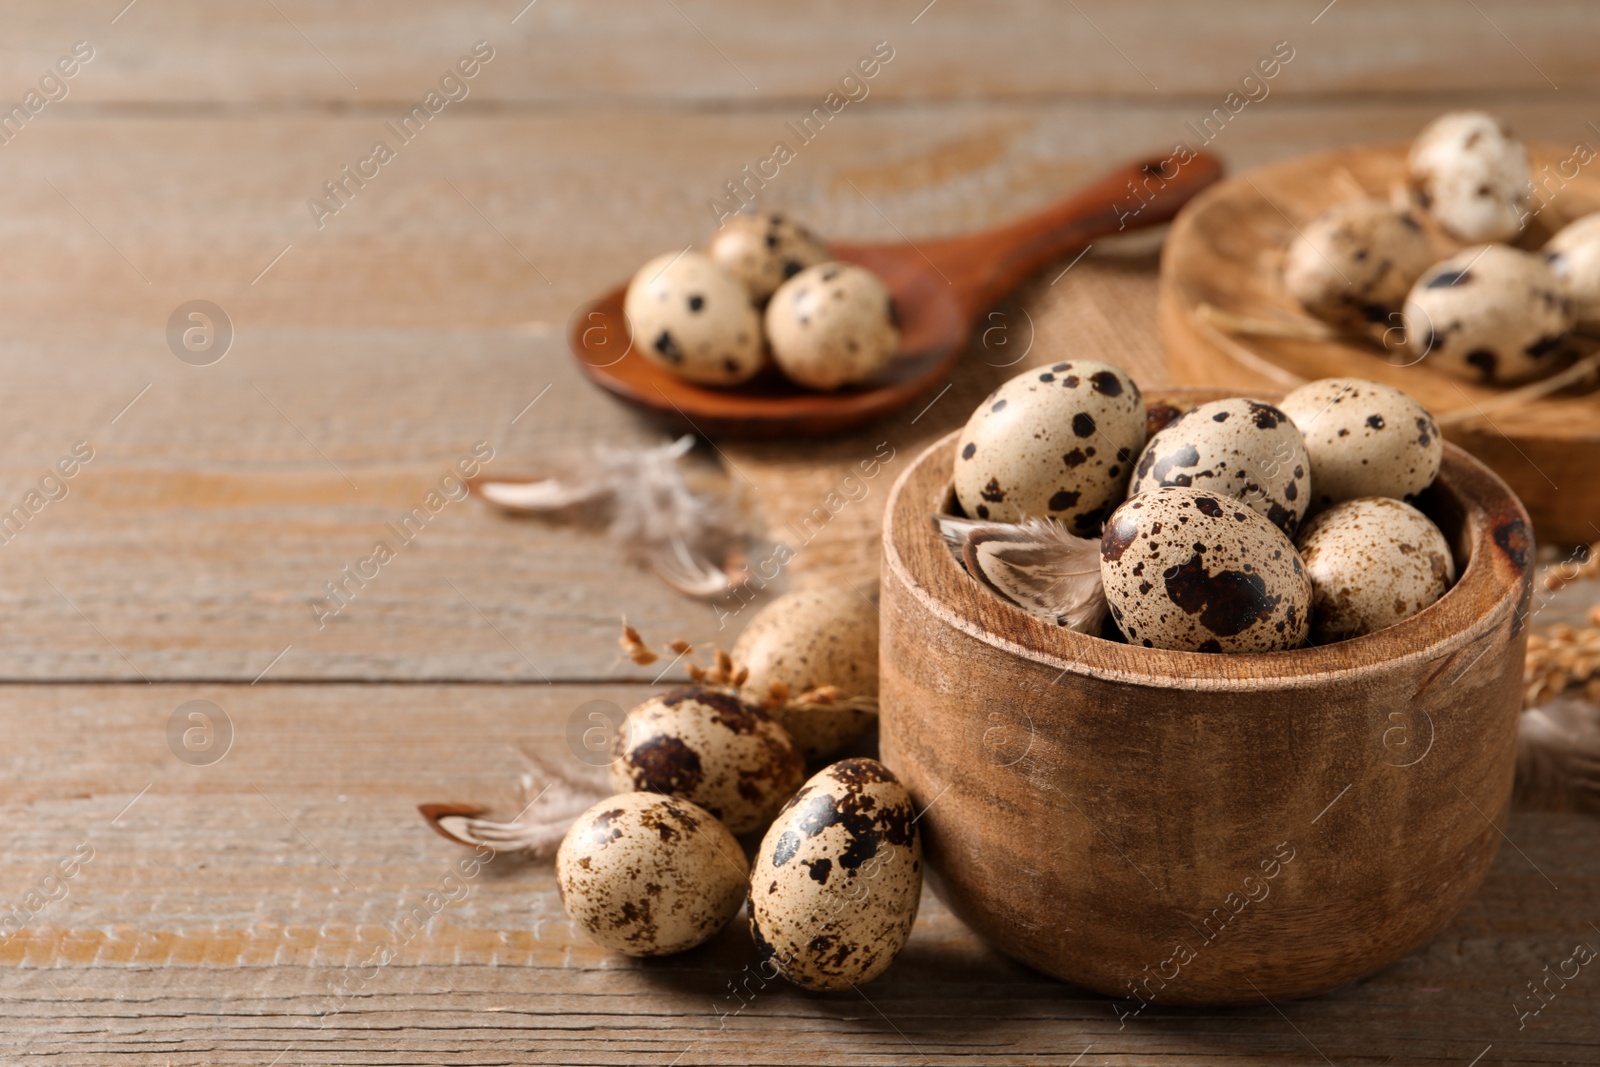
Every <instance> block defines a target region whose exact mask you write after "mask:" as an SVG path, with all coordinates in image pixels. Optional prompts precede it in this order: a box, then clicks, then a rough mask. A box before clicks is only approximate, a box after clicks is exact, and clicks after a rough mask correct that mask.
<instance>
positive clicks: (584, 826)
mask: <svg viewBox="0 0 1600 1067" xmlns="http://www.w3.org/2000/svg"><path fill="white" fill-rule="evenodd" d="M748 872H749V864H748V863H747V862H746V860H745V857H744V850H743V849H742V848H740V847H739V842H738V841H736V840H735V839H734V836H733V834H731V833H729V832H728V828H727V827H726V826H723V825H722V824H721V823H720V822H718V821H717V820H716V819H715V818H714V817H713V816H712V815H711V813H710V812H708V811H706V810H705V809H704V808H702V807H699V806H698V805H696V804H691V803H690V802H688V801H687V800H681V799H679V798H677V797H664V796H660V795H658V794H655V793H624V794H622V795H621V796H615V797H610V798H609V799H606V800H602V801H601V802H600V803H598V804H596V805H595V806H594V807H592V808H590V809H589V810H588V811H586V812H584V813H583V814H582V815H580V816H578V818H577V821H576V822H574V823H573V824H572V826H571V827H570V828H569V829H568V830H567V836H566V837H564V838H562V841H561V847H560V849H558V850H557V852H556V887H557V888H558V889H559V890H560V891H561V904H562V906H563V907H565V908H566V910H567V915H568V916H569V917H570V918H571V919H572V921H573V922H575V923H577V924H578V925H579V926H581V927H583V929H584V930H585V931H586V932H587V933H588V934H589V936H590V937H592V938H594V939H595V940H596V941H598V942H599V943H600V944H601V945H603V946H605V947H606V948H609V949H611V950H612V951H614V952H622V953H626V954H627V955H629V956H666V955H669V954H671V953H673V952H682V951H684V950H685V949H690V948H693V947H694V946H696V945H698V944H700V943H702V942H704V941H706V940H708V939H710V938H711V937H712V936H713V935H715V934H716V932H717V931H718V930H721V929H722V928H723V927H724V926H726V925H728V922H729V920H731V919H732V918H733V917H734V916H735V915H736V914H738V912H739V905H741V904H743V903H744V896H745V891H746V889H747V887H748V886H749V873H748Z"/></svg>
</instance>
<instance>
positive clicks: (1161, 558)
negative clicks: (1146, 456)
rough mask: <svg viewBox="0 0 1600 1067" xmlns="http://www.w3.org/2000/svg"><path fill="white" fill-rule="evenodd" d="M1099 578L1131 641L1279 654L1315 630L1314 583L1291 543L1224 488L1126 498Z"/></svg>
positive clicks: (1110, 528) (1107, 540)
mask: <svg viewBox="0 0 1600 1067" xmlns="http://www.w3.org/2000/svg"><path fill="white" fill-rule="evenodd" d="M1100 577H1101V580H1102V582H1103V583H1104V584H1105V592H1106V602H1107V604H1108V605H1109V607H1110V609H1111V617H1112V618H1113V619H1115V620H1116V623H1117V626H1118V627H1119V628H1120V629H1121V630H1122V632H1123V634H1124V635H1125V636H1126V637H1127V638H1128V641H1129V643H1130V644H1135V645H1144V646H1145V647H1147V648H1167V649H1177V650H1181V651H1186V652H1276V651H1281V650H1284V649H1290V648H1297V647H1299V645H1301V644H1302V643H1303V642H1304V641H1305V638H1306V633H1307V632H1308V630H1309V628H1310V617H1309V611H1308V609H1309V608H1310V606H1311V579H1310V577H1309V576H1308V575H1307V574H1306V572H1305V567H1304V566H1303V565H1302V564H1301V562H1300V556H1299V553H1297V552H1296V551H1295V547H1294V544H1293V543H1292V542H1291V541H1290V540H1289V538H1288V537H1286V536H1285V535H1284V533H1283V531H1281V530H1279V529H1278V528H1277V527H1276V526H1274V525H1273V524H1272V523H1271V522H1269V521H1267V519H1266V518H1265V517H1264V516H1262V515H1261V514H1259V513H1258V512H1256V511H1254V510H1252V509H1251V508H1249V507H1247V506H1246V505H1245V504H1244V502H1243V501H1240V500H1235V499H1234V498H1232V497H1228V496H1223V495H1222V494H1220V493H1211V492H1206V491H1203V490H1198V489H1190V488H1187V487H1184V486H1163V487H1161V488H1159V489H1153V490H1151V491H1150V492H1148V493H1143V494H1141V495H1139V496H1135V497H1129V498H1128V500H1127V502H1126V503H1124V504H1123V505H1122V506H1121V507H1119V508H1118V509H1117V510H1116V511H1115V512H1113V513H1112V515H1111V521H1110V522H1108V523H1106V531H1105V534H1104V536H1103V537H1102V538H1101V540H1100Z"/></svg>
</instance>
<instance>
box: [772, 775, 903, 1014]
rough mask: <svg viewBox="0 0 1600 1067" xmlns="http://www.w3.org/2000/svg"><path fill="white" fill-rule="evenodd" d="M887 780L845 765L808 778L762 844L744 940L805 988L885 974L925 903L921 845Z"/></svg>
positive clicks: (895, 787) (845, 984)
mask: <svg viewBox="0 0 1600 1067" xmlns="http://www.w3.org/2000/svg"><path fill="white" fill-rule="evenodd" d="M915 820H916V811H915V808H914V807H913V805H912V803H911V797H910V795H909V794H907V793H906V791H905V788H904V787H903V786H902V785H901V784H900V782H899V780H898V779H896V778H895V776H894V773H893V772H891V771H890V770H889V768H887V767H885V766H884V765H883V764H881V763H879V762H878V761H877V760H870V759H848V760H842V761H840V762H839V763H835V764H834V765H833V766H831V767H828V768H826V769H825V770H822V771H820V772H818V773H817V774H816V775H814V776H813V777H812V778H811V780H810V781H808V782H807V783H806V784H805V787H804V788H802V789H801V790H800V791H799V792H798V793H796V794H795V795H794V799H793V800H791V801H789V803H788V806H786V807H785V808H784V809H783V811H782V812H781V813H780V814H779V815H778V818H777V819H776V820H775V821H774V822H773V824H772V826H771V828H769V829H768V830H767V834H766V836H765V837H763V838H762V839H761V848H760V850H759V851H758V852H757V853H756V858H755V862H754V864H753V865H752V866H751V869H750V934H751V936H752V937H753V938H754V939H755V943H756V951H757V952H758V953H760V955H761V957H762V959H763V961H770V962H771V964H772V966H773V967H774V968H776V969H777V971H778V973H779V974H781V975H783V976H784V977H785V978H787V979H788V980H789V981H791V982H793V983H795V984H796V985H799V986H803V987H804V988H806V989H818V990H827V989H849V988H850V987H851V986H853V985H856V986H859V985H861V984H863V983H865V982H870V981H872V980H873V979H874V978H876V977H878V975H880V974H882V973H883V972H884V971H885V970H887V969H888V967H889V964H890V963H892V962H894V958H895V956H896V955H897V954H899V952H900V950H901V948H903V947H904V946H905V943H906V938H908V937H909V936H910V935H911V924H912V923H913V922H915V921H916V918H917V905H918V904H919V903H920V901H921V898H922V842H921V839H920V837H919V835H918V833H917V825H916V821H915Z"/></svg>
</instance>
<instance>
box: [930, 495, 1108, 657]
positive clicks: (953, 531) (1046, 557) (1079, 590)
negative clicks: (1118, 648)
mask: <svg viewBox="0 0 1600 1067" xmlns="http://www.w3.org/2000/svg"><path fill="white" fill-rule="evenodd" d="M933 522H934V526H935V528H936V529H938V531H939V533H940V534H941V535H942V536H943V537H944V539H945V543H946V544H948V545H949V546H950V548H951V551H952V552H954V553H955V554H956V556H957V558H958V559H959V560H960V561H961V562H962V563H963V564H965V565H966V568H967V572H968V573H969V574H971V575H972V576H973V577H974V578H976V579H977V580H978V581H980V582H982V583H983V584H984V585H985V586H987V587H988V588H989V589H990V590H992V591H993V592H994V593H996V594H998V595H999V596H1000V597H1002V598H1003V599H1005V600H1008V601H1010V602H1011V603H1013V604H1015V605H1017V606H1018V607H1019V608H1022V609H1023V610H1024V611H1028V612H1031V613H1033V614H1035V615H1043V616H1045V617H1046V618H1050V619H1055V620H1056V621H1057V622H1058V623H1060V624H1061V625H1062V626H1065V627H1067V628H1068V629H1071V630H1076V631H1077V632H1079V633H1088V634H1095V633H1099V632H1100V625H1101V623H1102V622H1103V621H1104V619H1105V615H1106V595H1105V587H1104V585H1103V584H1102V583H1101V581H1100V541H1099V540H1098V539H1089V538H1083V537H1074V536H1073V535H1072V534H1069V533H1067V531H1066V528H1065V527H1063V526H1062V525H1061V524H1060V523H1058V522H1055V521H1053V520H1050V519H1027V520H1025V521H1023V522H1020V523H1005V522H973V521H971V520H969V519H957V518H953V517H951V516H948V515H935V516H934V517H933Z"/></svg>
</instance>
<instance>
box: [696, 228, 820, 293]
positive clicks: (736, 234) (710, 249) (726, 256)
mask: <svg viewBox="0 0 1600 1067" xmlns="http://www.w3.org/2000/svg"><path fill="white" fill-rule="evenodd" d="M706 255H708V256H710V257H711V259H712V260H713V261H714V262H716V263H717V264H718V265H719V266H721V267H722V269H724V270H726V271H727V272H728V273H729V274H731V275H733V276H734V277H735V278H737V279H739V281H740V282H741V283H743V285H744V287H745V289H746V290H748V291H749V293H750V299H752V300H754V301H755V302H756V303H757V304H762V303H764V302H765V301H766V299H767V298H768V297H769V296H771V295H772V294H773V293H774V292H775V291H776V290H777V288H778V286H780V285H782V284H783V283H784V282H786V281H788V280H789V279H790V278H793V277H794V276H795V275H796V274H799V273H800V272H801V271H803V270H805V269H806V268H807V267H811V266H815V265H816V264H818V263H823V262H826V261H827V260H829V259H832V258H833V257H832V256H831V255H829V253H828V246H827V245H825V244H823V243H822V241H820V240H819V239H818V238H817V237H816V235H815V234H813V233H812V232H811V231H810V230H808V229H806V228H805V227H804V226H802V225H800V224H799V223H798V222H794V221H792V220H790V219H787V218H785V217H784V216H782V215H779V214H775V213H773V214H766V215H734V216H732V217H731V218H728V219H725V220H724V221H723V223H722V227H721V228H720V229H718V230H717V232H716V233H714V234H712V235H711V239H710V240H708V241H707V242H706Z"/></svg>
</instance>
